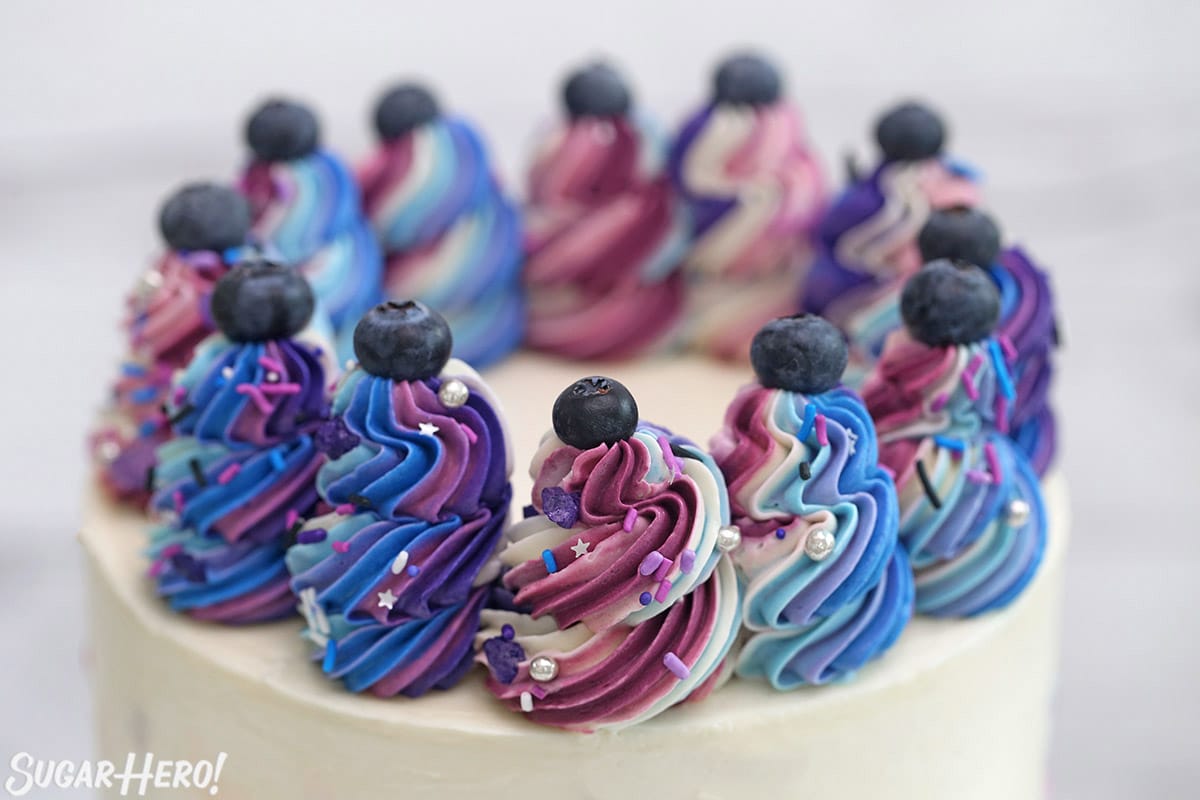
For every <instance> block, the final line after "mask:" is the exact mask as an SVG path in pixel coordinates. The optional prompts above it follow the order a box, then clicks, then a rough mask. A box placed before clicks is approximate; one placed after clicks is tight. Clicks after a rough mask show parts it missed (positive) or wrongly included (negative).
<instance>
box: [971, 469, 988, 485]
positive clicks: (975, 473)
mask: <svg viewBox="0 0 1200 800" xmlns="http://www.w3.org/2000/svg"><path fill="white" fill-rule="evenodd" d="M967 480H969V481H971V483H991V482H992V479H991V477H990V476H989V475H988V474H987V473H986V472H983V471H982V470H978V469H969V470H967Z"/></svg>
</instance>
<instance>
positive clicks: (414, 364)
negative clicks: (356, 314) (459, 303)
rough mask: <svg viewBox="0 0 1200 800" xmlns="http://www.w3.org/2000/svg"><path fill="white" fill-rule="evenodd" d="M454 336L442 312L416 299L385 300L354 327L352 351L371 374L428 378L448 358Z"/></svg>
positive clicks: (402, 378) (397, 378)
mask: <svg viewBox="0 0 1200 800" xmlns="http://www.w3.org/2000/svg"><path fill="white" fill-rule="evenodd" d="M453 344H454V338H453V336H452V335H451V333H450V326H449V325H448V324H446V320H445V319H443V318H442V315H441V314H439V313H437V312H436V311H434V310H432V309H431V308H429V306H427V305H425V304H424V303H421V302H418V301H416V300H406V301H404V302H395V301H388V302H386V303H380V304H379V305H377V306H375V307H374V308H372V309H371V310H370V311H368V312H367V313H366V314H365V315H364V316H363V318H362V319H361V320H359V322H358V326H357V327H356V328H355V329H354V355H355V356H356V357H357V358H358V363H359V364H360V365H362V368H363V369H365V370H366V371H367V372H368V373H370V374H371V375H375V376H378V377H381V378H391V379H392V380H394V381H415V380H425V379H427V378H432V377H434V376H435V375H437V374H438V373H439V372H441V371H442V367H444V366H446V362H447V361H448V360H449V359H450V349H451V347H452V346H453Z"/></svg>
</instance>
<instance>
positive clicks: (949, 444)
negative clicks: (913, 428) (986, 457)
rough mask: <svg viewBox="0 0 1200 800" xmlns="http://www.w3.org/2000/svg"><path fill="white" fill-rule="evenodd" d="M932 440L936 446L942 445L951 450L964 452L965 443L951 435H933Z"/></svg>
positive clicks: (965, 448)
mask: <svg viewBox="0 0 1200 800" xmlns="http://www.w3.org/2000/svg"><path fill="white" fill-rule="evenodd" d="M933 441H934V443H935V444H937V446H938V447H944V448H946V449H947V450H953V451H954V452H956V453H965V452H966V450H967V443H966V442H964V441H963V440H962V439H955V438H953V437H951V436H941V435H939V436H934V437H933Z"/></svg>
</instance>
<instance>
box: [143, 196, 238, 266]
mask: <svg viewBox="0 0 1200 800" xmlns="http://www.w3.org/2000/svg"><path fill="white" fill-rule="evenodd" d="M158 229H159V230H160V231H161V232H162V235H163V238H164V239H166V240H167V244H168V245H170V246H171V248H172V249H175V250H215V251H217V252H220V251H222V250H228V249H229V248H231V247H240V246H241V245H243V244H245V243H246V236H247V235H249V233H250V204H249V203H247V202H246V198H244V197H242V195H241V194H239V193H238V192H236V191H234V190H233V189H231V188H230V187H228V186H218V185H217V184H215V183H189V184H187V185H185V186H184V187H183V188H181V189H179V190H178V191H176V192H175V193H174V194H172V195H171V196H170V197H168V198H167V201H166V202H165V203H163V205H162V209H161V210H159V212H158Z"/></svg>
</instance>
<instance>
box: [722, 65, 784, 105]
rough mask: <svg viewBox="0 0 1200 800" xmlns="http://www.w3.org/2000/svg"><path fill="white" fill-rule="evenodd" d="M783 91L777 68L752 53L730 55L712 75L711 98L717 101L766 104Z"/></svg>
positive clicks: (734, 103) (739, 103)
mask: <svg viewBox="0 0 1200 800" xmlns="http://www.w3.org/2000/svg"><path fill="white" fill-rule="evenodd" d="M782 91H783V81H782V80H781V79H780V77H779V71H778V70H777V69H775V67H774V66H773V65H772V64H771V62H769V61H767V60H766V59H765V58H763V57H762V56H760V55H757V54H755V53H739V54H738V55H734V56H730V57H729V58H727V59H725V60H724V61H722V62H721V64H720V65H719V66H718V67H717V71H716V74H715V75H713V99H714V100H715V101H716V102H718V103H729V104H731V105H752V106H765V105H770V104H771V103H774V102H776V101H778V100H779V97H780V95H781V94H782Z"/></svg>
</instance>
